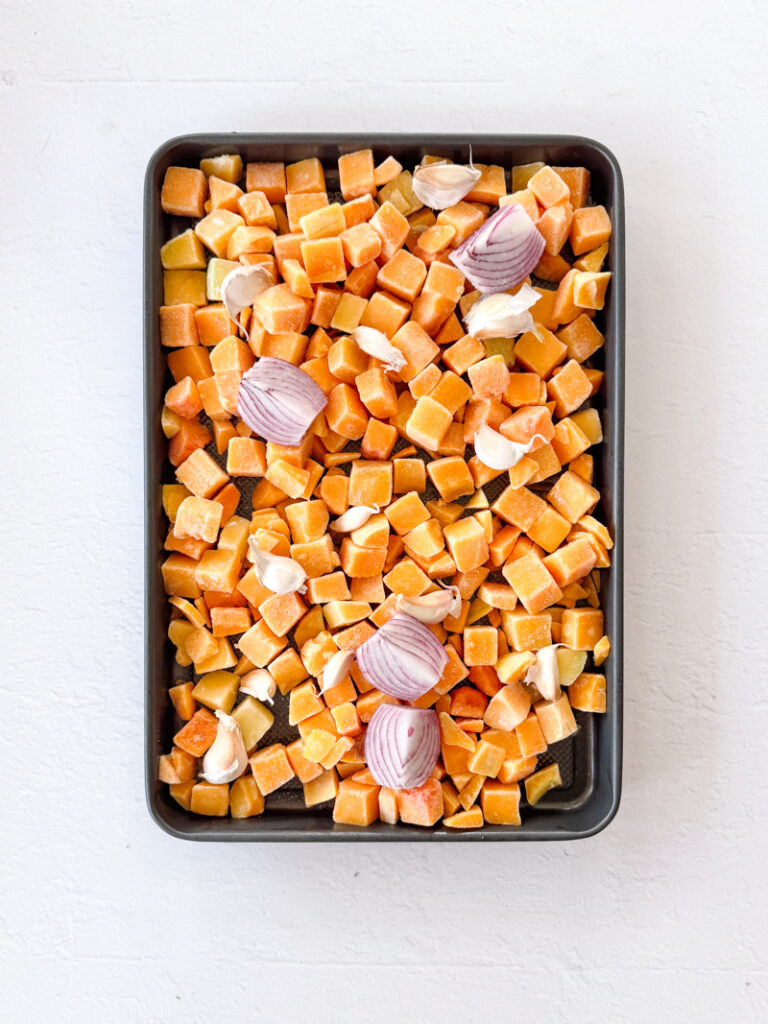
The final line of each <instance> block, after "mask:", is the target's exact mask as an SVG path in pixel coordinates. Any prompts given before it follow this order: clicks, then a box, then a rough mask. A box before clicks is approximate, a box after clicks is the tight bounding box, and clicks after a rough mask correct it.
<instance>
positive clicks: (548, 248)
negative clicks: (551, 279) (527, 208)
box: [536, 202, 573, 256]
mask: <svg viewBox="0 0 768 1024" xmlns="http://www.w3.org/2000/svg"><path fill="white" fill-rule="evenodd" d="M572 220H573V207H572V206H571V204H570V203H569V202H563V203H558V204H557V205H556V206H550V207H549V209H548V210H545V211H544V213H542V215H541V217H539V219H538V221H537V222H536V227H537V229H538V231H539V234H540V235H543V237H544V244H545V247H544V252H545V253H546V254H548V255H550V256H557V254H558V253H559V252H560V250H561V249H562V248H563V246H564V245H565V243H566V242H567V240H568V232H569V230H570V227H571V221H572Z"/></svg>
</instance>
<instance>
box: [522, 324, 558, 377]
mask: <svg viewBox="0 0 768 1024" xmlns="http://www.w3.org/2000/svg"><path fill="white" fill-rule="evenodd" d="M566 352H567V349H566V347H565V345H564V344H563V343H562V341H560V340H558V338H557V337H556V336H555V335H554V334H553V333H552V332H551V331H548V330H547V328H546V327H543V326H542V325H541V324H537V325H536V326H535V328H534V330H533V331H526V332H525V334H523V335H521V337H520V338H519V339H518V340H517V342H516V344H515V359H516V360H517V361H518V363H520V365H521V366H524V367H525V369H527V370H531V371H533V372H534V373H537V374H538V375H539V376H540V377H548V376H549V375H550V374H551V373H552V371H553V370H554V368H555V367H556V366H558V365H559V364H560V363H561V362H562V361H563V359H564V357H565V354H566Z"/></svg>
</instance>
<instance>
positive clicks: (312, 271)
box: [301, 238, 347, 284]
mask: <svg viewBox="0 0 768 1024" xmlns="http://www.w3.org/2000/svg"><path fill="white" fill-rule="evenodd" d="M301 258H302V260H303V262H304V267H305V269H306V271H307V277H308V278H309V280H310V282H311V283H312V284H321V283H324V282H334V281H343V280H344V278H345V277H346V276H347V270H346V265H345V263H344V248H343V246H342V244H341V239H340V238H314V239H310V240H309V241H306V242H302V243H301Z"/></svg>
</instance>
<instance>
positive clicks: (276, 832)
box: [142, 132, 626, 842]
mask: <svg viewBox="0 0 768 1024" xmlns="http://www.w3.org/2000/svg"><path fill="white" fill-rule="evenodd" d="M258 144H265V145H275V144H282V145H324V146H328V145H335V146H339V147H340V148H341V149H342V151H343V147H345V146H348V147H354V148H361V147H364V146H371V147H374V146H388V145H392V146H395V145H400V146H404V145H405V146H422V147H423V146H429V145H435V146H439V145H453V146H458V145H462V144H463V145H466V144H472V145H473V146H474V145H480V146H483V145H502V146H509V147H511V146H517V147H524V146H529V147H535V146H539V147H558V146H560V147H569V146H570V147H573V146H580V147H584V148H587V149H590V150H593V151H594V152H595V153H597V154H599V155H600V156H601V157H602V158H603V159H604V160H605V161H606V163H607V165H608V167H609V168H610V172H611V175H612V181H611V185H612V199H613V213H614V215H613V235H612V249H613V253H612V256H613V265H612V272H613V274H614V278H613V281H612V282H611V284H612V294H611V300H610V307H609V316H610V321H611V326H612V329H613V342H612V344H613V349H614V353H615V361H616V366H615V374H614V386H615V389H616V396H615V401H614V402H613V404H612V406H611V410H612V413H613V416H612V430H611V440H612V444H613V450H614V452H615V458H614V460H613V463H612V464H611V465H610V466H609V468H608V472H606V474H605V479H604V481H603V486H604V487H606V488H610V490H611V493H612V506H613V520H614V537H615V541H616V545H615V548H614V552H613V555H614V557H613V559H612V566H611V579H612V609H613V631H612V637H611V642H612V654H611V658H612V660H613V671H614V676H615V692H614V693H613V694H611V696H612V699H613V709H612V714H611V715H610V717H609V718H608V719H607V721H606V727H607V731H608V734H609V741H610V742H609V744H608V746H609V749H608V751H607V752H606V755H605V760H606V761H607V765H605V766H603V767H607V773H606V772H603V773H600V772H597V773H596V775H597V778H596V779H595V784H594V792H593V794H592V797H591V798H590V801H591V802H594V797H595V794H596V792H597V790H598V788H599V787H600V785H601V784H602V785H605V784H609V785H610V787H611V798H610V802H609V804H608V806H607V808H606V809H605V811H604V812H603V813H601V814H599V815H593V819H592V820H589V821H588V823H587V824H586V825H585V826H584V827H583V828H577V829H574V828H570V827H567V824H566V820H564V822H563V826H562V827H559V826H557V825H555V826H553V827H549V828H542V829H539V830H536V831H529V830H527V829H526V828H525V825H523V826H492V827H490V828H489V827H488V826H486V827H484V828H483V829H480V830H467V831H461V830H456V831H453V830H450V829H445V828H440V827H437V828H433V829H418V828H416V827H415V826H413V827H408V826H405V827H403V826H402V825H397V826H387V827H385V828H384V829H381V828H377V829H376V830H373V829H366V828H362V827H357V826H339V825H335V826H333V827H331V828H328V829H327V830H325V829H317V828H313V827H307V828H302V829H300V830H299V829H296V830H293V829H286V828H282V827H266V828H265V827H263V826H264V822H265V821H267V820H268V819H265V818H259V817H257V818H254V819H248V820H250V821H253V822H257V823H260V824H261V825H262V827H261V828H253V829H250V830H248V831H245V830H242V829H233V828H232V827H231V819H229V818H221V819H217V818H211V819H209V820H208V821H206V822H205V826H206V827H205V828H200V827H198V828H197V829H195V830H186V829H184V828H178V827H176V826H175V825H173V824H172V823H171V822H170V821H168V820H167V819H166V818H165V817H163V815H162V813H161V810H160V808H159V807H158V801H157V789H156V785H155V779H154V772H155V759H156V757H157V751H156V750H155V749H154V746H153V743H152V735H153V726H154V720H153V712H152V691H153V688H154V686H155V685H156V684H155V683H154V681H153V678H152V668H151V662H150V648H151V646H152V644H153V642H157V639H158V635H157V618H156V616H154V615H153V614H152V607H151V606H152V598H151V589H152V587H153V585H154V583H153V576H155V574H156V571H157V565H156V561H155V553H154V550H153V547H152V544H151V540H152V537H153V530H152V524H151V515H150V510H151V502H152V497H153V496H152V488H154V487H155V486H156V481H155V480H154V479H153V476H152V471H153V470H154V459H153V451H152V434H153V431H154V430H155V429H156V426H157V424H156V410H155V409H154V408H153V407H152V403H151V402H150V400H149V383H150V379H151V376H150V375H151V372H152V371H151V360H152V359H153V358H156V353H155V344H156V309H157V299H158V296H157V294H156V290H155V283H154V272H155V267H156V261H157V259H158V252H156V251H154V247H153V244H152V241H153V237H154V216H155V214H156V212H157V205H159V196H158V194H157V192H156V190H155V187H154V175H155V172H156V169H157V165H158V164H159V163H160V162H161V161H162V160H163V159H164V158H165V157H166V156H167V155H168V154H169V153H171V152H172V151H173V150H174V149H176V148H178V147H180V146H198V147H200V148H201V149H205V150H214V149H225V148H226V147H228V146H238V145H242V146H254V145H258ZM143 206H144V215H143V235H142V251H143V274H142V277H143V341H144V344H143V376H142V380H143V405H144V422H143V430H144V460H143V461H144V784H145V786H144V788H145V797H146V802H147V809H148V811H149V814H150V817H151V818H152V820H153V821H154V822H155V823H156V824H157V825H158V827H159V828H160V829H162V831H164V832H165V833H166V834H167V835H169V836H173V837H174V838H177V839H185V840H189V841H193V842H314V841H320V842H327V841H336V842H348V841H356V842H462V841H474V842H500V841H501V842H504V841H510V842H547V841H566V840H575V839H586V838H589V837H591V836H594V835H597V834H598V833H599V832H601V831H603V830H604V829H605V828H606V827H607V826H608V825H609V824H610V823H611V822H612V821H613V819H614V818H615V816H616V814H617V812H618V809H619V805H620V802H621V791H622V753H623V649H624V645H623V627H624V620H623V612H624V597H623V586H624V573H623V562H624V558H623V555H624V552H623V538H624V489H623V484H624V481H623V467H624V419H625V401H624V398H625V390H624V367H625V312H626V303H625V290H626V262H625V223H624V221H625V200H624V183H623V176H622V172H621V167H620V165H619V162H618V160H617V159H616V156H615V155H614V154H613V152H612V151H611V150H610V149H609V148H608V147H607V146H606V145H605V144H604V143H602V142H600V141H598V140H596V139H592V138H590V137H587V136H582V135H568V134H550V133H524V134H519V135H518V134H493V133H483V134H480V133H470V134H456V133H431V132H430V133H425V134H416V133H404V132H401V133H397V132H383V133H375V132H360V133H356V132H350V133H345V132H339V133H335V132H307V133H302V132H298V133H294V132H291V133H286V134H283V133H275V132H270V133H256V132H192V133H184V134H180V135H176V136H173V137H171V138H169V139H167V140H166V141H165V142H163V143H161V144H160V145H159V146H158V147H157V148H156V149H155V150H154V152H153V153H152V155H151V156H150V158H149V161H148V163H147V168H146V171H145V175H144V203H143ZM160 636H161V639H162V640H163V642H164V637H162V634H160ZM598 766H599V765H598ZM590 801H588V802H587V805H586V806H585V807H584V808H580V809H579V810H577V811H575V812H572V813H573V814H576V815H584V814H587V815H588V813H589V803H590ZM558 813H559V814H562V815H564V816H565V817H566V818H567V816H568V814H569V812H567V811H561V812H558ZM190 820H193V821H197V819H196V818H190Z"/></svg>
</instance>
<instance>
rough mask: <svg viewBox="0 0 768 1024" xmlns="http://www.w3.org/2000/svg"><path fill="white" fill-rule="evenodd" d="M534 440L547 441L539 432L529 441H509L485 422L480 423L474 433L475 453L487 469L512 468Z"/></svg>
mask: <svg viewBox="0 0 768 1024" xmlns="http://www.w3.org/2000/svg"><path fill="white" fill-rule="evenodd" d="M536 441H542V442H543V443H544V444H546V443H547V440H546V438H545V437H542V435H541V434H534V435H533V437H532V438H531V439H530V441H510V440H509V439H508V438H506V437H504V436H503V435H502V434H500V433H499V432H498V431H497V430H494V429H493V427H489V426H488V424H487V423H482V424H481V425H480V428H479V429H478V431H477V433H476V434H475V441H474V444H475V455H476V456H477V457H478V459H480V461H481V462H482V464H483V465H484V466H487V467H488V469H497V470H504V469H512V467H513V466H516V465H517V464H518V462H519V461H520V459H522V458H523V456H524V455H527V454H528V452H529V451H530V450H531V449H532V448H533V446H534V444H535V443H536Z"/></svg>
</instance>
